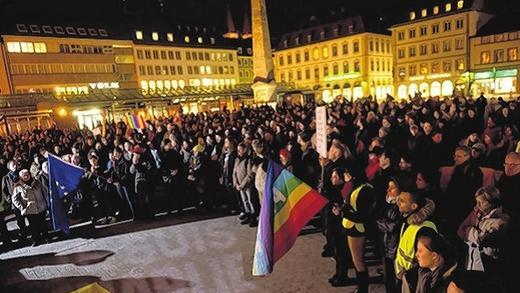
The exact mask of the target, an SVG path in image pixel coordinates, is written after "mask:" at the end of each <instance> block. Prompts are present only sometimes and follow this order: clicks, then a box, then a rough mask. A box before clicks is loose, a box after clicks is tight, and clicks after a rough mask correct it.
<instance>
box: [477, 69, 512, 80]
mask: <svg viewBox="0 0 520 293" xmlns="http://www.w3.org/2000/svg"><path fill="white" fill-rule="evenodd" d="M517 75H518V69H505V70H492V71H484V72H475V75H474V79H475V80H477V79H490V78H501V77H516V76H517Z"/></svg>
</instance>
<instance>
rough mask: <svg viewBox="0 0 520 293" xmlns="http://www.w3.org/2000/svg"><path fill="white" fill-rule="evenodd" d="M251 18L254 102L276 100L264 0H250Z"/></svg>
mask: <svg viewBox="0 0 520 293" xmlns="http://www.w3.org/2000/svg"><path fill="white" fill-rule="evenodd" d="M251 17H252V19H253V69H254V74H255V77H254V79H253V85H252V86H251V88H252V89H253V93H254V101H255V104H256V103H269V102H276V82H275V80H274V64H273V53H272V49H271V39H270V36H269V24H268V23H267V10H266V5H265V0H251Z"/></svg>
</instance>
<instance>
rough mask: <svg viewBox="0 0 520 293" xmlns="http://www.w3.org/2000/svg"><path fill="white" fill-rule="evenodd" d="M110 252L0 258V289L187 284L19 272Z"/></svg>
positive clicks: (155, 288)
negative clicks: (48, 276) (31, 277)
mask: <svg viewBox="0 0 520 293" xmlns="http://www.w3.org/2000/svg"><path fill="white" fill-rule="evenodd" d="M112 255H114V253H113V252H111V251H107V250H92V251H85V252H78V253H72V254H67V255H59V256H58V255H56V254H55V253H47V254H39V255H31V256H23V257H18V258H13V259H7V260H2V261H1V262H0V292H27V293H29V292H31V293H33V292H38V293H46V292H49V293H51V292H52V293H67V292H71V291H74V290H76V289H78V288H81V287H83V286H86V285H88V284H91V283H96V282H97V283H98V284H99V285H101V286H103V287H104V288H106V289H107V290H109V291H110V292H111V293H134V292H136V293H137V292H139V293H141V292H143V293H145V292H151V293H167V292H172V291H175V290H177V289H181V288H188V287H190V284H189V282H188V281H185V280H177V279H172V278H166V277H149V278H122V279H115V280H101V279H100V278H99V277H96V276H70V277H60V278H52V279H43V278H44V277H41V279H40V280H30V279H26V277H25V276H24V275H23V274H22V272H21V271H22V270H23V269H25V268H33V267H36V266H50V265H64V264H74V265H76V266H87V265H93V264H98V263H102V262H104V261H105V260H106V259H107V258H109V257H110V256H112ZM34 278H37V277H36V276H35V277H34Z"/></svg>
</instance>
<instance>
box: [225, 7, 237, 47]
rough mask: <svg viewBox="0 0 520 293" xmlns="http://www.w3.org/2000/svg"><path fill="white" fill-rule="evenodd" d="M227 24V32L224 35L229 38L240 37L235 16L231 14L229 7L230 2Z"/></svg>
mask: <svg viewBox="0 0 520 293" xmlns="http://www.w3.org/2000/svg"><path fill="white" fill-rule="evenodd" d="M226 24H227V33H225V34H224V35H223V37H224V38H227V39H238V37H239V36H238V32H237V30H236V28H235V22H234V21H233V16H232V15H231V9H230V8H229V3H228V4H227V12H226Z"/></svg>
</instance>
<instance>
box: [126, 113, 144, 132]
mask: <svg viewBox="0 0 520 293" xmlns="http://www.w3.org/2000/svg"><path fill="white" fill-rule="evenodd" d="M126 120H127V122H128V126H130V127H131V128H133V129H142V128H146V123H145V121H144V118H143V116H140V115H136V114H126Z"/></svg>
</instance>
